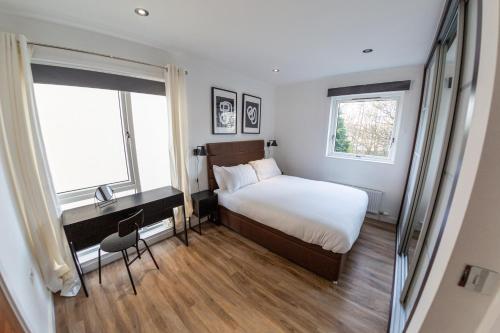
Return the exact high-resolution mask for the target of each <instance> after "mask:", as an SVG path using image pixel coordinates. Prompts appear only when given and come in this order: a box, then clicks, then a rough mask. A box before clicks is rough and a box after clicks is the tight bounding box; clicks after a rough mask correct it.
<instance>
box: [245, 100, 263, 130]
mask: <svg viewBox="0 0 500 333" xmlns="http://www.w3.org/2000/svg"><path fill="white" fill-rule="evenodd" d="M261 106H262V99H261V98H260V97H257V96H252V95H248V94H243V102H242V103H241V118H242V123H241V133H246V134H260V119H261Z"/></svg>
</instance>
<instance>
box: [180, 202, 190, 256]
mask: <svg viewBox="0 0 500 333" xmlns="http://www.w3.org/2000/svg"><path fill="white" fill-rule="evenodd" d="M182 215H183V216H184V237H185V244H186V246H188V245H189V242H188V228H187V224H186V206H184V205H182Z"/></svg>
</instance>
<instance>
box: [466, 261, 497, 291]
mask: <svg viewBox="0 0 500 333" xmlns="http://www.w3.org/2000/svg"><path fill="white" fill-rule="evenodd" d="M498 278H499V274H498V273H497V272H494V271H491V270H489V269H486V268H482V267H479V266H471V265H467V266H466V267H465V270H464V273H463V275H462V278H461V279H460V282H459V283H458V285H459V286H462V287H464V288H465V289H469V290H472V291H475V292H478V293H481V294H485V295H491V294H492V293H493V292H494V291H495V289H496V285H497V282H498Z"/></svg>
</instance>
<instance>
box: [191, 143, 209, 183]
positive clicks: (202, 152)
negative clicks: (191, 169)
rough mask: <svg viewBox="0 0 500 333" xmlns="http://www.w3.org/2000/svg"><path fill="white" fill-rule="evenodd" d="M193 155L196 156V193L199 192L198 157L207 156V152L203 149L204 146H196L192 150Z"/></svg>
mask: <svg viewBox="0 0 500 333" xmlns="http://www.w3.org/2000/svg"><path fill="white" fill-rule="evenodd" d="M193 155H194V156H196V185H197V186H198V192H200V181H199V179H198V169H199V164H200V156H207V150H206V149H205V146H197V147H196V148H195V149H193Z"/></svg>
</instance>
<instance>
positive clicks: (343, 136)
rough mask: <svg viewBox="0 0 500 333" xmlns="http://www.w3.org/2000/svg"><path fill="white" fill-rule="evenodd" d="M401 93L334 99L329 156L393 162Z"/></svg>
mask: <svg viewBox="0 0 500 333" xmlns="http://www.w3.org/2000/svg"><path fill="white" fill-rule="evenodd" d="M401 104H402V93H401V92H398V93H379V94H376V95H374V94H369V95H350V96H339V97H334V98H332V105H331V113H330V131H329V135H328V144H327V156H329V157H341V158H353V159H361V160H372V161H381V162H392V161H393V160H394V155H395V147H396V135H397V128H398V118H399V114H400V112H399V110H400V108H401Z"/></svg>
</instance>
